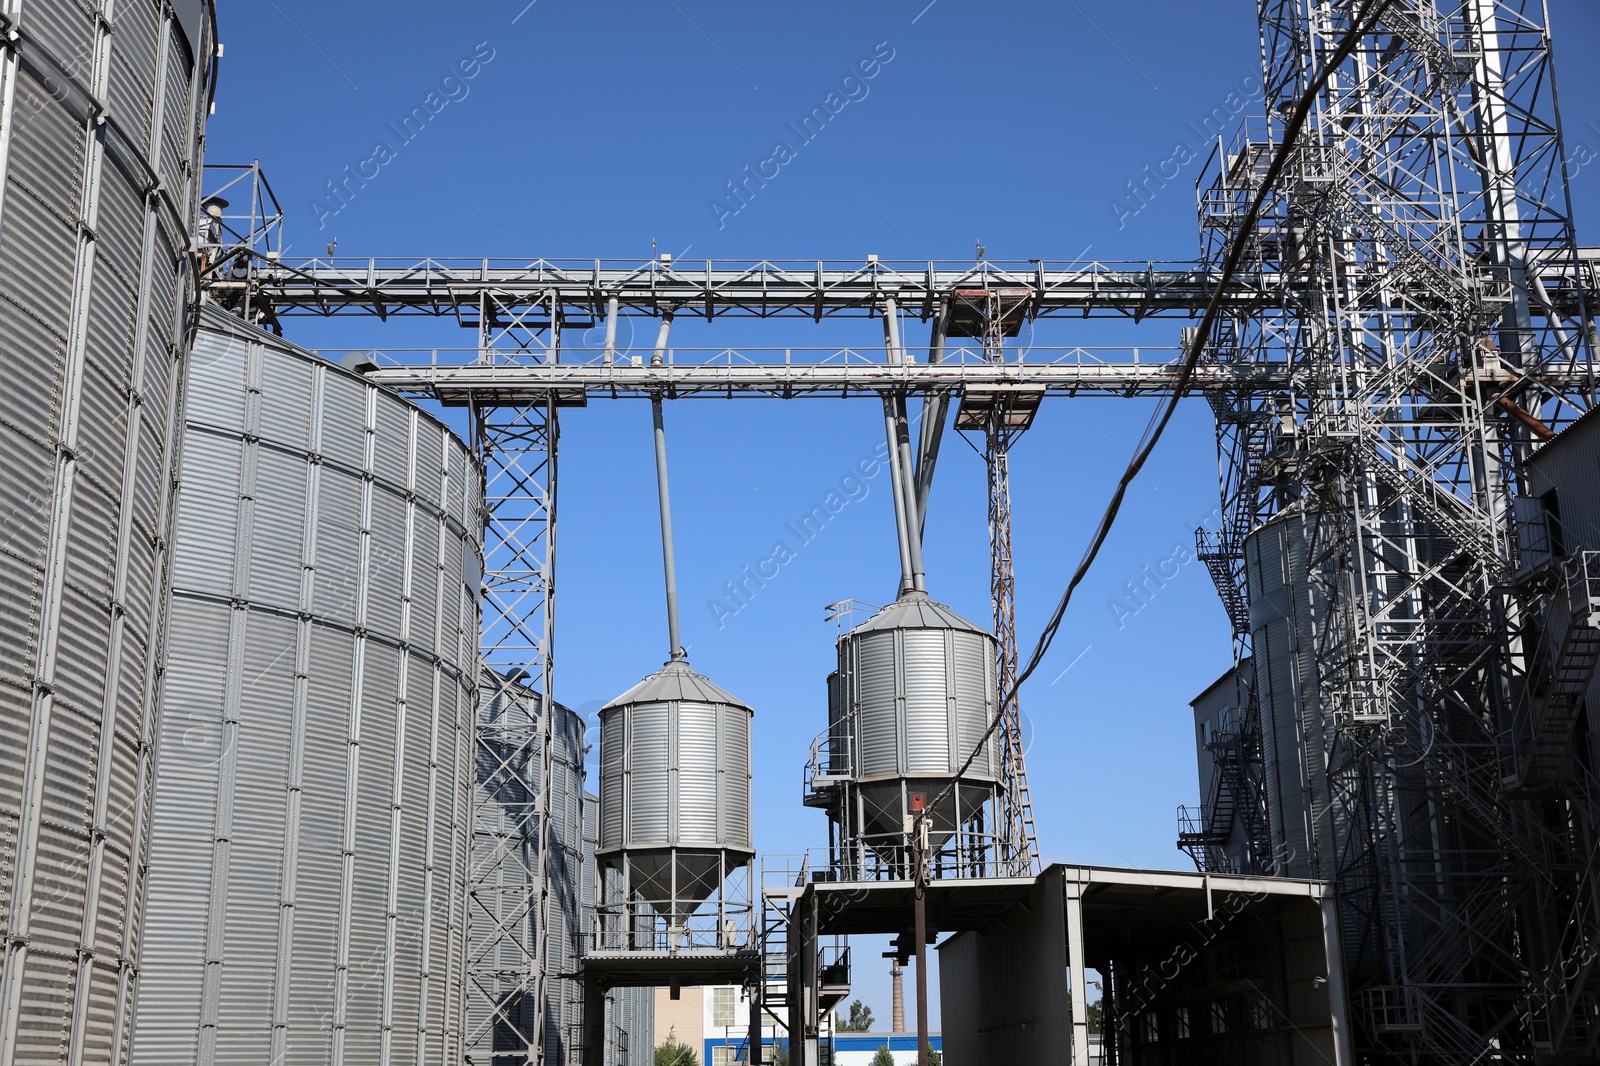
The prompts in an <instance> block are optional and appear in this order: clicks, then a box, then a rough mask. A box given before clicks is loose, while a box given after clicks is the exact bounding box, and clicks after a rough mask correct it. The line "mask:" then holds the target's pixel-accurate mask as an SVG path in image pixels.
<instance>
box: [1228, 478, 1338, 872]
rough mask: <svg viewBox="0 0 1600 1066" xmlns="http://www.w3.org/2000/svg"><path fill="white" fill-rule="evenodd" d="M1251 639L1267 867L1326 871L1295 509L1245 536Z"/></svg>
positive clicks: (1301, 541) (1321, 762)
mask: <svg viewBox="0 0 1600 1066" xmlns="http://www.w3.org/2000/svg"><path fill="white" fill-rule="evenodd" d="M1244 554H1245V575H1246V580H1247V582H1248V587H1249V593H1250V639H1251V648H1252V650H1253V653H1254V663H1255V677H1256V691H1257V696H1258V698H1259V700H1260V704H1261V754H1262V770H1263V783H1264V787H1265V790H1266V797H1267V803H1266V806H1267V818H1268V825H1269V827H1270V830H1271V836H1272V841H1273V857H1272V861H1273V873H1275V874H1279V875H1281V876H1286V877H1333V876H1334V875H1335V874H1336V873H1337V871H1336V870H1335V869H1334V866H1333V862H1334V855H1333V848H1332V840H1333V837H1332V836H1331V835H1330V834H1331V825H1330V823H1329V818H1330V817H1331V805H1330V798H1329V793H1328V777H1327V764H1326V761H1327V756H1326V754H1325V753H1326V752H1327V751H1328V750H1329V747H1330V745H1331V741H1332V737H1331V732H1332V730H1331V724H1330V723H1329V722H1328V721H1327V720H1326V719H1325V717H1324V715H1323V714H1322V711H1321V701H1320V699H1319V698H1318V693H1317V671H1316V660H1315V658H1314V648H1315V644H1314V639H1315V630H1314V628H1313V626H1314V624H1315V619H1314V616H1313V608H1314V604H1313V598H1312V597H1313V592H1312V588H1311V582H1310V579H1309V577H1308V573H1307V558H1306V542H1305V535H1304V533H1303V530H1302V516H1301V512H1300V509H1299V508H1298V507H1296V508H1292V509H1290V510H1286V511H1284V512H1283V513H1282V514H1279V515H1277V516H1276V517H1274V518H1273V519H1272V520H1271V521H1269V522H1266V523H1265V524H1263V525H1262V526H1261V527H1260V528H1259V529H1257V530H1256V531H1255V532H1253V533H1251V534H1250V536H1248V537H1247V538H1245V542H1244Z"/></svg>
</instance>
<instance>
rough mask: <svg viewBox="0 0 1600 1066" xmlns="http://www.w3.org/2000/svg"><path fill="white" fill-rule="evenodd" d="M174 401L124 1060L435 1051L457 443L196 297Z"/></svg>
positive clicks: (446, 1006) (451, 727)
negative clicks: (169, 539)
mask: <svg viewBox="0 0 1600 1066" xmlns="http://www.w3.org/2000/svg"><path fill="white" fill-rule="evenodd" d="M185 412H186V423H187V424H186V427H185V435H184V441H183V449H182V461H181V467H180V476H181V486H180V489H179V494H178V503H177V521H176V528H175V543H174V548H173V590H172V601H171V612H170V613H171V623H170V626H171V635H170V641H169V646H168V658H167V665H166V675H165V680H164V685H163V689H162V694H161V719H162V733H161V740H160V743H159V746H158V750H157V759H156V762H157V773H156V785H155V798H154V804H153V808H152V817H151V830H150V874H149V882H150V883H149V902H148V908H147V913H146V923H145V937H144V943H143V945H142V948H141V951H140V956H139V962H140V982H139V989H138V999H137V1005H136V1009H135V1020H134V1037H133V1048H132V1062H134V1063H136V1064H140V1066H143V1064H149V1066H181V1064H183V1063H207V1064H210V1063H219V1064H221V1063H238V1064H241V1066H243V1064H247V1063H248V1064H256V1063H267V1062H270V1063H276V1064H282V1066H288V1064H307V1066H321V1064H324V1063H329V1062H334V1061H339V1060H340V1059H341V1058H342V1061H344V1062H379V1061H383V1062H391V1063H396V1064H400V1063H415V1064H421V1063H438V1062H445V1061H451V1060H453V1058H454V1056H456V1055H457V1054H458V1053H459V1043H460V1038H461V1034H460V1024H461V1013H462V996H463V986H462V979H463V978H462V973H463V953H464V949H465V923H466V920H467V914H466V879H467V867H466V862H467V825H468V819H469V808H468V799H469V788H470V783H471V778H470V777H469V773H470V770H469V767H470V763H469V761H468V760H469V757H470V751H471V733H470V730H471V715H472V709H473V704H474V700H475V682H476V673H475V663H476V659H477V643H478V619H479V607H478V589H477V584H478V577H477V575H478V573H479V572H480V566H481V563H480V561H479V560H480V558H481V552H482V547H481V543H480V541H479V536H480V533H479V531H480V529H481V523H480V522H479V520H478V514H479V508H480V504H479V479H478V475H477V471H476V469H475V466H474V464H473V461H472V459H471V457H470V454H469V453H468V451H467V448H466V446H465V445H464V444H463V443H462V442H461V441H460V440H459V439H458V438H457V437H456V436H455V435H454V434H453V433H451V432H450V431H449V430H448V429H446V428H445V427H444V426H442V425H440V424H439V423H437V422H435V421H433V420H432V419H431V418H429V417H428V416H426V415H424V414H423V413H422V412H420V411H419V410H418V409H417V408H415V407H414V406H412V405H411V404H409V403H407V402H405V401H403V400H401V399H399V398H398V397H396V396H394V395H392V394H389V393H386V392H384V391H382V390H380V389H378V388H376V387H375V386H372V385H370V384H368V383H367V382H365V381H364V380H362V379H361V378H360V377H358V376H357V375H354V374H351V373H348V372H346V371H344V370H342V369H340V368H338V367H336V366H332V365H330V364H328V363H326V362H324V361H322V360H320V359H317V358H316V357H314V356H311V355H310V354H308V353H305V352H302V351H299V350H298V349H295V348H293V347H292V346H290V345H287V344H285V343H283V342H282V341H280V340H277V339H276V338H273V337H270V336H267V335H266V334H262V333H259V332H257V331H254V330H251V329H249V328H248V327H246V326H245V325H244V324H243V323H242V322H238V321H237V320H235V319H233V318H231V317H230V316H228V315H226V314H224V313H222V312H220V311H218V310H216V309H215V308H207V309H206V310H205V313H204V315H203V317H202V321H201V328H200V332H199V334H198V336H197V338H196V340H195V344H194V352H193V355H192V357H191V359H190V365H189V392H188V397H187V403H186V408H185Z"/></svg>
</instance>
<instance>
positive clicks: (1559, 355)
mask: <svg viewBox="0 0 1600 1066" xmlns="http://www.w3.org/2000/svg"><path fill="white" fill-rule="evenodd" d="M1358 9H1359V5H1356V4H1327V3H1322V2H1314V0H1269V2H1265V3H1263V4H1262V5H1261V14H1262V22H1261V31H1262V50H1263V56H1264V59H1265V65H1266V70H1265V73H1266V87H1267V100H1266V102H1267V115H1268V118H1267V121H1266V125H1265V126H1264V127H1261V128H1247V129H1245V130H1244V131H1242V132H1241V134H1240V135H1239V136H1238V137H1236V138H1235V139H1234V140H1233V142H1232V143H1228V144H1223V143H1219V144H1218V147H1217V149H1216V150H1215V151H1214V152H1213V155H1212V158H1211V160H1210V162H1209V164H1208V169H1207V173H1206V175H1205V177H1204V178H1203V179H1202V181H1201V183H1200V188H1201V195H1200V202H1199V208H1200V222H1201V232H1202V241H1203V246H1204V254H1205V258H1206V261H1207V262H1210V263H1214V264H1215V263H1219V262H1220V261H1221V260H1222V258H1223V256H1224V255H1225V253H1226V249H1227V248H1228V246H1229V242H1231V241H1232V240H1234V239H1236V238H1237V239H1243V240H1246V241H1248V242H1249V258H1248V259H1247V266H1246V271H1247V273H1250V274H1251V275H1252V276H1257V277H1267V276H1271V277H1276V278H1278V279H1279V280H1280V285H1279V290H1278V293H1277V296H1276V297H1275V298H1274V299H1271V300H1268V301H1264V303H1263V305H1262V306H1260V307H1257V308H1254V309H1251V310H1250V311H1249V312H1248V313H1245V314H1238V313H1232V312H1230V313H1229V315H1228V317H1227V321H1226V324H1225V326H1224V328H1222V329H1220V330H1219V331H1218V334H1217V336H1216V337H1215V338H1214V341H1213V349H1214V350H1213V353H1212V355H1211V356H1210V358H1212V359H1214V360H1215V361H1217V362H1218V363H1220V364H1223V365H1229V364H1231V365H1244V364H1255V365H1275V366H1284V367H1290V368H1295V369H1294V370H1292V371H1291V372H1290V374H1289V377H1290V379H1291V380H1290V383H1289V384H1288V386H1287V387H1285V388H1282V389H1278V388H1273V389H1269V390H1261V391H1258V390H1251V389H1244V390H1236V389H1227V388H1222V389H1218V388H1211V387H1208V388H1206V390H1205V391H1206V394H1207V396H1208V398H1209V399H1210V400H1211V402H1212V405H1213V408H1214V409H1215V411H1216V413H1217V427H1218V439H1219V443H1220V446H1221V451H1222V456H1223V467H1222V469H1223V484H1222V488H1223V504H1224V515H1225V518H1224V521H1223V523H1222V526H1221V530H1220V531H1219V532H1218V533H1217V534H1215V535H1212V536H1203V537H1202V539H1201V544H1200V552H1201V556H1202V558H1204V559H1205V560H1206V562H1207V565H1208V568H1209V569H1210V570H1211V572H1212V574H1213V575H1214V577H1215V578H1216V579H1217V585H1218V589H1219V591H1220V593H1221V595H1222V599H1223V602H1224V604H1225V605H1226V606H1227V608H1228V613H1229V616H1230V618H1231V619H1232V621H1233V625H1234V629H1235V633H1236V635H1237V636H1238V637H1239V638H1240V639H1239V648H1240V651H1241V656H1242V655H1243V654H1246V653H1248V651H1249V650H1250V634H1249V627H1250V617H1251V616H1250V588H1249V582H1248V581H1247V575H1246V573H1245V559H1246V552H1245V541H1246V538H1247V537H1248V536H1250V534H1251V533H1252V531H1254V530H1256V529H1258V528H1260V526H1261V524H1262V523H1263V522H1264V521H1266V520H1267V519H1268V518H1270V517H1272V516H1273V515H1275V514H1279V513H1280V512H1283V513H1284V516H1285V518H1286V519H1287V520H1289V521H1291V522H1293V523H1294V524H1295V526H1296V527H1297V529H1296V532H1295V534H1294V536H1296V537H1297V538H1299V541H1300V542H1301V543H1303V545H1304V551H1305V559H1306V568H1307V570H1308V573H1307V574H1306V575H1305V577H1304V581H1305V587H1304V588H1303V589H1302V590H1301V591H1300V594H1299V596H1298V598H1297V609H1300V610H1305V611H1307V612H1309V616H1310V617H1311V618H1312V620H1313V630H1314V633H1315V636H1314V640H1313V643H1314V647H1313V648H1311V649H1309V652H1310V656H1311V659H1312V661H1313V662H1314V670H1315V685H1314V688H1315V691H1316V692H1317V693H1318V694H1319V697H1320V703H1319V705H1317V706H1314V707H1311V708H1308V712H1309V713H1310V714H1312V715H1313V716H1314V718H1315V720H1316V721H1318V722H1320V723H1322V725H1323V728H1325V729H1326V731H1327V734H1328V736H1329V737H1330V741H1329V743H1328V744H1327V745H1326V747H1325V748H1323V749H1322V750H1318V751H1313V752H1312V755H1311V757H1312V758H1322V759H1325V761H1326V766H1327V778H1328V791H1329V796H1330V807H1331V809H1330V810H1329V811H1328V812H1327V815H1326V817H1325V818H1324V819H1322V821H1321V824H1320V826H1319V829H1318V831H1317V832H1316V833H1314V834H1313V835H1312V848H1313V852H1314V853H1313V854H1310V855H1288V854H1284V853H1282V852H1281V851H1280V852H1279V853H1276V854H1274V855H1271V856H1268V857H1267V859H1268V861H1269V862H1270V866H1269V869H1270V870H1271V871H1272V872H1287V871H1290V870H1311V871H1325V872H1326V873H1327V874H1329V875H1331V876H1333V877H1335V878H1336V880H1337V881H1338V883H1339V887H1340V893H1341V900H1342V912H1343V923H1344V942H1345V945H1346V953H1347V958H1346V965H1347V970H1348V972H1349V974H1350V976H1351V978H1352V986H1353V988H1354V990H1355V991H1354V997H1353V1002H1354V1005H1355V1006H1356V1007H1357V1008H1358V1010H1357V1012H1356V1021H1357V1026H1358V1030H1357V1031H1358V1040H1357V1044H1358V1046H1360V1047H1363V1048H1365V1049H1366V1050H1367V1052H1368V1053H1370V1054H1377V1055H1384V1056H1392V1057H1393V1060H1394V1061H1408V1062H1438V1063H1444V1062H1466V1061H1480V1060H1483V1059H1485V1058H1488V1059H1492V1060H1493V1061H1504V1062H1532V1061H1536V1058H1537V1060H1539V1061H1544V1060H1554V1059H1558V1058H1560V1057H1562V1056H1572V1055H1576V1056H1579V1057H1582V1056H1585V1055H1593V1054H1594V1052H1595V1045H1594V1040H1595V1037H1596V1036H1597V1035H1600V1027H1597V1026H1596V1025H1595V1024H1594V1016H1595V1007H1596V1001H1595V997H1594V994H1593V993H1592V992H1591V991H1588V990H1587V989H1586V988H1585V980H1586V978H1587V967H1585V968H1583V971H1582V972H1581V973H1580V974H1579V976H1578V977H1577V978H1576V979H1572V978H1570V977H1567V976H1563V971H1562V969H1561V967H1562V965H1563V964H1564V963H1565V962H1566V961H1567V960H1564V959H1562V958H1561V957H1560V955H1559V953H1551V952H1549V951H1547V950H1545V949H1544V948H1543V947H1542V945H1543V944H1545V943H1547V942H1549V941H1550V940H1551V939H1554V940H1555V941H1556V942H1565V943H1571V942H1573V941H1574V939H1576V940H1577V941H1578V942H1582V941H1584V940H1585V938H1584V937H1583V936H1582V935H1575V933H1574V931H1573V930H1572V929H1571V928H1563V927H1562V923H1563V922H1566V923H1567V925H1568V926H1570V925H1571V924H1572V923H1573V922H1577V923H1580V924H1582V923H1587V922H1592V921H1593V918H1594V915H1595V913H1596V911H1595V909H1594V902H1595V900H1594V895H1593V894H1594V885H1593V878H1592V877H1587V876H1586V877H1583V878H1578V879H1573V878H1569V877H1564V876H1563V874H1562V873H1561V871H1562V870H1564V869H1566V868H1567V866H1568V865H1570V864H1571V863H1572V862H1574V861H1578V858H1579V856H1578V854H1575V849H1578V848H1582V847H1592V841H1593V839H1594V837H1593V831H1594V813H1595V807H1594V802H1593V788H1592V785H1591V783H1590V782H1588V781H1586V780H1580V781H1577V782H1575V783H1572V784H1571V785H1570V787H1568V788H1567V789H1566V791H1565V793H1564V794H1563V795H1562V796H1561V798H1560V799H1559V800H1552V799H1550V798H1549V797H1548V796H1541V797H1539V798H1538V799H1536V800H1529V799H1527V798H1526V796H1525V795H1524V796H1523V797H1522V798H1518V793H1517V790H1516V789H1515V788H1508V781H1512V779H1510V778H1508V776H1507V775H1508V773H1511V772H1512V771H1513V765H1512V762H1513V758H1512V757H1513V754H1514V753H1512V752H1511V751H1509V750H1508V739H1509V734H1508V732H1507V730H1506V723H1507V722H1508V721H1509V717H1508V716H1509V712H1510V710H1511V706H1512V704H1513V702H1514V701H1515V700H1516V699H1517V696H1518V693H1519V692H1521V691H1522V690H1523V689H1525V688H1526V686H1527V684H1528V681H1529V679H1528V678H1527V676H1526V675H1525V673H1524V663H1525V656H1524V654H1523V652H1522V650H1521V649H1520V648H1519V647H1518V646H1517V637H1516V634H1517V632H1518V630H1519V628H1520V627H1519V624H1518V621H1517V617H1518V614H1519V612H1520V611H1522V610H1524V609H1525V607H1524V605H1523V604H1521V603H1519V598H1518V597H1517V596H1516V595H1514V594H1513V591H1512V585H1513V583H1512V576H1513V571H1514V569H1515V545H1516V529H1515V518H1514V509H1513V506H1512V504H1513V498H1514V496H1515V495H1516V493H1517V491H1518V489H1517V477H1518V470H1519V468H1520V463H1521V461H1522V460H1523V459H1525V458H1526V456H1527V454H1528V453H1529V451H1530V441H1531V439H1532V434H1533V433H1539V434H1541V435H1543V434H1546V433H1548V431H1549V430H1554V429H1559V428H1560V427H1561V426H1562V425H1565V424H1567V423H1569V422H1570V421H1572V420H1573V419H1574V418H1575V417H1576V416H1577V415H1579V414H1581V413H1582V412H1583V411H1584V410H1586V409H1587V408H1588V407H1589V406H1590V405H1591V404H1592V403H1593V400H1594V350H1593V347H1592V341H1593V337H1592V335H1587V336H1586V334H1585V331H1584V329H1583V327H1582V326H1581V325H1580V323H1587V322H1588V321H1589V318H1588V313H1587V307H1586V303H1587V301H1589V300H1592V290H1590V292H1588V293H1585V291H1584V288H1583V287H1582V286H1579V287H1578V288H1577V289H1576V290H1575V292H1574V296H1575V298H1576V299H1577V301H1578V306H1577V307H1575V308H1573V309H1570V310H1568V311H1561V310H1560V309H1558V308H1556V307H1555V306H1554V304H1553V301H1552V299H1551V297H1550V291H1551V279H1552V278H1553V277H1554V276H1557V275H1561V274H1562V273H1563V271H1570V270H1575V269H1578V268H1579V267H1578V264H1579V263H1580V262H1582V259H1581V257H1580V256H1579V254H1578V252H1577V250H1576V248H1575V244H1574V237H1573V229H1572V224H1571V218H1570V208H1569V205H1568V203H1567V201H1566V199H1565V188H1566V185H1565V180H1564V179H1565V175H1564V173H1563V170H1562V168H1563V155H1562V151H1561V144H1560V133H1559V122H1558V115H1557V112H1556V105H1555V99H1554V82H1553V71H1552V70H1551V57H1550V38H1549V33H1548V28H1547V27H1546V25H1545V22H1544V12H1543V7H1542V5H1541V4H1539V3H1536V2H1531V0H1507V2H1494V0H1467V2H1465V3H1460V4H1453V5H1448V6H1446V5H1438V6H1436V5H1435V4H1434V3H1431V2H1411V3H1403V2H1400V3H1393V4H1391V5H1388V6H1387V7H1386V8H1385V9H1384V11H1383V14H1382V16H1381V19H1380V21H1379V23H1378V25H1377V26H1376V27H1375V28H1373V29H1372V30H1370V31H1369V32H1368V33H1366V34H1365V36H1364V37H1363V39H1362V42H1361V44H1360V46H1359V47H1358V48H1357V49H1356V51H1355V52H1354V53H1353V54H1352V55H1351V57H1350V58H1349V59H1348V60H1347V61H1346V62H1344V63H1343V64H1341V65H1340V66H1339V68H1338V69H1337V70H1336V72H1335V73H1334V75H1333V77H1332V78H1331V79H1330V80H1329V82H1328V84H1327V86H1326V88H1325V89H1324V90H1323V91H1322V93H1321V94H1320V96H1319V99H1318V101H1317V106H1316V107H1315V108H1314V109H1313V110H1312V113H1311V118H1310V121H1309V124H1308V126H1307V128H1306V130H1305V131H1304V133H1303V134H1302V136H1301V138H1300V140H1299V142H1298V143H1297V145H1296V147H1295V148H1294V150H1293V153H1292V156H1291V160H1290V166H1289V170H1288V172H1287V175H1288V176H1287V180H1285V181H1284V182H1282V183H1280V185H1279V187H1278V188H1275V189H1273V190H1271V195H1270V197H1269V200H1268V204H1269V206H1268V209H1267V210H1266V211H1265V212H1264V213H1263V217H1262V219H1261V221H1260V223H1259V224H1258V225H1257V226H1256V228H1255V229H1254V230H1253V231H1252V232H1249V233H1245V234H1239V233H1238V232H1237V229H1238V224H1239V221H1240V219H1241V218H1242V216H1243V214H1244V212H1245V209H1246V206H1247V205H1248V204H1249V202H1250V201H1251V199H1252V198H1253V197H1254V196H1255V194H1256V192H1257V191H1258V187H1259V185H1260V182H1261V178H1262V175H1263V173H1264V172H1265V170H1266V167H1267V163H1268V161H1269V159H1270V158H1271V157H1272V155H1273V154H1274V152H1275V151H1276V148H1277V145H1278V144H1279V143H1280V142H1281V140H1282V137H1283V131H1282V126H1281V123H1282V121H1283V119H1282V116H1283V115H1284V114H1285V113H1286V112H1287V111H1288V110H1290V109H1291V108H1292V107H1293V104H1294V102H1295V101H1296V100H1297V99H1298V98H1299V97H1300V95H1301V94H1302V93H1303V92H1304V91H1305V87H1306V86H1307V85H1308V84H1309V83H1310V82H1311V79H1312V77H1313V76H1314V74H1315V72H1316V71H1317V70H1319V69H1320V68H1321V65H1322V63H1323V62H1324V58H1325V57H1326V56H1327V55H1328V54H1329V53H1330V52H1331V51H1332V50H1333V48H1334V45H1335V44H1336V43H1337V42H1338V41H1339V40H1340V39H1341V38H1342V37H1343V36H1344V35H1345V33H1346V32H1347V31H1348V30H1349V28H1350V25H1351V21H1352V19H1353V18H1355V17H1357V11H1358ZM1256 669H1257V670H1258V671H1259V670H1261V669H1262V664H1261V663H1260V661H1259V660H1258V661H1257V663H1256ZM1255 713H1257V714H1259V713H1260V708H1259V706H1257V707H1256V708H1255ZM1257 728H1258V729H1259V724H1257ZM1218 772H1219V773H1221V772H1222V771H1221V767H1220V766H1219V770H1218ZM1551 804H1554V805H1555V807H1558V808H1559V809H1560V811H1561V815H1560V816H1559V817H1552V813H1553V809H1552V806H1551ZM1214 813H1221V812H1220V811H1219V812H1214ZM1552 824H1555V825H1561V826H1563V828H1561V829H1557V830H1554V831H1552V830H1550V829H1549V828H1547V826H1549V825H1552ZM1275 843H1276V842H1275ZM1578 866H1579V867H1583V866H1584V863H1583V862H1581V861H1578ZM1579 897H1584V898H1583V899H1580V898H1579ZM1585 900H1586V901H1587V902H1585ZM1569 916H1570V917H1569ZM1545 989H1549V990H1550V992H1549V993H1547V992H1545V991H1542V990H1545ZM1574 1015H1579V1016H1583V1018H1584V1019H1585V1021H1584V1024H1581V1025H1574V1024H1572V1021H1571V1019H1572V1018H1573V1016H1574ZM1552 1034H1563V1035H1561V1036H1554V1035H1552Z"/></svg>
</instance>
